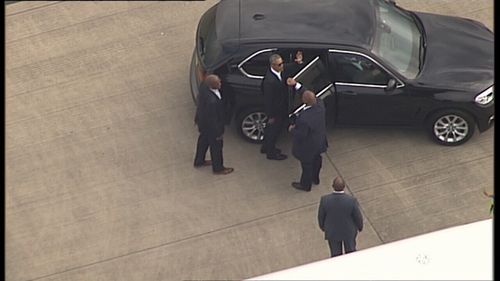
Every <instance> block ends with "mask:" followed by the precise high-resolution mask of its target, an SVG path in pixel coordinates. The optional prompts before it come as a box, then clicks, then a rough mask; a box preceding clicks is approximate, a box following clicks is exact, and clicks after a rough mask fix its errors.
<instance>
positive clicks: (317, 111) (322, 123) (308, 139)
mask: <svg viewBox="0 0 500 281" xmlns="http://www.w3.org/2000/svg"><path fill="white" fill-rule="evenodd" d="M291 133H292V135H293V145H292V154H293V156H295V157H296V158H297V159H298V160H299V161H302V162H310V161H312V159H313V158H314V156H316V155H318V154H320V153H323V152H325V151H326V149H327V147H328V140H327V138H326V120H325V106H324V104H323V101H322V100H320V99H318V100H317V103H316V104H315V105H314V106H312V107H311V108H309V109H306V110H304V111H302V112H301V113H300V114H299V116H298V117H297V118H296V119H295V128H294V129H293V130H292V131H291Z"/></svg>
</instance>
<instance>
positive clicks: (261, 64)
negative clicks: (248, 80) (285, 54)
mask: <svg viewBox="0 0 500 281" xmlns="http://www.w3.org/2000/svg"><path fill="white" fill-rule="evenodd" d="M274 51H275V49H273V50H266V51H262V52H259V53H254V54H252V55H251V56H250V59H248V58H247V59H246V61H244V63H243V64H242V65H241V66H240V70H242V72H243V74H245V75H247V76H250V77H252V78H263V77H264V76H265V75H266V72H267V69H268V68H269V57H270V56H271V54H273V52H274Z"/></svg>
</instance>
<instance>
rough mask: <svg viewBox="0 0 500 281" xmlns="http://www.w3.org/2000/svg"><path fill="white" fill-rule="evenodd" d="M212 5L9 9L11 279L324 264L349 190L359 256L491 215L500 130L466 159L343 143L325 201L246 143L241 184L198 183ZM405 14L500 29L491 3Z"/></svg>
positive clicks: (238, 274) (413, 137)
mask: <svg viewBox="0 0 500 281" xmlns="http://www.w3.org/2000/svg"><path fill="white" fill-rule="evenodd" d="M215 3H216V1H214V0H209V1H193V2H191V1H172V2H170V1H157V2H142V1H141V2H118V1H117V2H115V1H96V2H87V1H77V2H72V1H47V2H27V1H22V2H18V3H14V4H10V5H8V6H6V7H5V8H6V15H5V16H6V17H5V24H6V27H5V31H6V35H5V40H6V42H5V48H6V94H5V102H6V106H5V109H6V114H5V118H6V123H5V132H6V137H5V152H6V159H5V160H6V169H5V175H6V181H5V182H6V191H5V195H6V198H5V204H6V206H5V211H6V216H5V219H6V231H5V235H6V240H5V250H6V253H5V266H6V273H5V277H6V280H9V281H24V280H44V281H48V280H82V281H88V280H127V281H130V280H137V281H143V280H199V279H212V280H214V279H218V280H222V279H223V280H227V279H243V278H249V277H252V276H258V275H262V274H266V273H269V272H273V271H277V270H281V269H285V268H289V267H293V266H297V265H301V264H305V263H309V262H312V261H317V260H321V259H325V258H328V257H329V250H328V245H327V243H326V241H325V240H323V233H322V232H321V231H320V230H319V228H318V226H317V218H316V215H317V208H318V203H319V198H320V197H321V196H322V195H324V194H327V193H329V192H331V187H330V185H331V181H332V179H333V178H334V177H335V176H337V175H341V176H343V177H344V178H345V179H346V181H347V184H348V191H349V192H350V193H352V194H354V196H356V197H357V198H358V199H359V202H360V205H361V207H362V210H363V214H364V217H365V230H364V231H363V232H362V233H361V234H360V235H359V236H358V249H359V250H363V249H365V248H369V247H372V246H376V245H380V244H383V243H387V242H391V241H396V240H399V239H403V238H407V237H412V236H415V235H419V234H423V233H427V232H431V231H435V230H439V229H443V228H446V227H450V226H455V225H461V224H465V223H470V222H475V221H479V220H483V219H486V218H488V217H489V213H488V211H489V204H490V201H489V199H488V198H486V197H484V196H483V195H482V190H483V189H486V190H487V191H489V192H492V190H493V158H494V149H493V135H494V128H492V129H490V130H489V131H487V132H485V133H482V134H478V133H476V135H475V136H474V137H473V138H472V139H471V140H470V141H469V142H468V143H466V144H464V145H462V146H459V147H444V146H439V145H436V144H434V143H433V142H431V140H430V139H429V138H428V137H427V135H426V134H425V133H424V132H422V131H413V130H402V129H366V128H336V129H333V130H330V131H329V135H328V138H329V142H330V148H329V150H328V152H327V153H326V154H325V156H324V158H323V159H324V161H323V170H322V174H321V185H319V186H315V187H314V188H313V191H312V192H310V193H305V192H300V191H297V190H295V189H293V188H292V187H291V186H290V182H292V181H294V180H297V179H298V176H299V173H300V165H299V162H298V161H297V160H295V159H293V157H290V158H289V159H287V160H285V161H281V162H277V161H268V160H265V157H264V156H263V155H262V154H260V153H259V146H258V145H254V144H250V143H247V142H245V141H243V140H242V139H241V138H240V137H238V136H237V134H236V132H235V130H234V128H233V127H230V128H228V129H227V131H226V134H225V139H224V160H225V163H226V165H227V166H229V167H234V168H235V172H234V173H232V174H230V175H227V176H214V175H213V174H212V173H211V170H210V168H208V167H205V168H198V169H195V168H193V156H194V149H195V146H196V139H197V136H198V134H197V130H196V127H195V126H194V124H193V117H194V111H195V105H194V104H193V101H192V99H191V95H190V90H189V83H188V81H189V80H188V79H189V63H190V59H191V54H192V50H193V46H194V37H195V30H196V26H197V24H198V20H199V18H200V16H201V15H202V14H203V12H205V11H206V10H207V9H208V8H209V7H211V6H212V5H213V4H215ZM398 4H399V5H400V6H402V7H407V8H410V9H414V10H419V11H427V12H434V13H440V14H447V15H457V16H463V17H469V18H473V19H477V20H479V21H481V22H483V23H484V24H485V25H486V26H488V27H489V28H490V29H492V28H493V1H491V0H439V1H438V0H419V1H412V0H399V1H398ZM290 146H291V143H290V138H289V137H283V138H282V139H281V140H280V143H279V147H281V148H282V149H284V151H285V152H289V151H290ZM464 243H465V241H464ZM381 258H383V257H381ZM353 270H358V269H353Z"/></svg>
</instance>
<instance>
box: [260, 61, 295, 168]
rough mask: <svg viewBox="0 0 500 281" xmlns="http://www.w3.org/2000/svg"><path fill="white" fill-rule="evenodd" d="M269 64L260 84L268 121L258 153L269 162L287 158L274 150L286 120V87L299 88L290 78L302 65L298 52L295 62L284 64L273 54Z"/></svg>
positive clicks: (276, 149) (279, 151) (277, 150)
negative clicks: (263, 154) (262, 154)
mask: <svg viewBox="0 0 500 281" xmlns="http://www.w3.org/2000/svg"><path fill="white" fill-rule="evenodd" d="M269 64H270V67H269V70H268V71H267V73H266V75H265V76H264V80H262V84H261V89H262V93H263V94H264V108H265V112H266V115H267V118H268V119H267V124H266V127H265V129H264V144H263V145H262V148H261V149H260V152H261V153H265V154H266V156H267V159H270V160H285V159H286V158H287V156H286V155H285V154H283V153H281V150H279V149H278V148H276V141H277V140H278V136H279V134H280V132H281V130H282V129H283V127H284V125H285V121H286V120H288V119H287V118H288V87H289V86H295V89H299V88H300V87H301V85H300V83H297V82H296V81H295V80H293V79H291V78H290V77H291V76H292V74H293V72H294V71H296V70H298V68H299V67H298V66H299V65H300V64H302V52H301V51H298V52H297V53H296V58H295V62H294V63H293V62H292V63H289V64H284V62H283V58H282V57H281V56H280V55H278V54H273V55H271V56H270V57H269ZM287 78H290V79H287ZM287 80H288V81H287Z"/></svg>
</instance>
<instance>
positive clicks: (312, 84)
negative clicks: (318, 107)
mask: <svg viewBox="0 0 500 281" xmlns="http://www.w3.org/2000/svg"><path fill="white" fill-rule="evenodd" d="M293 79H295V81H297V82H299V83H300V84H302V88H301V89H300V91H298V92H295V91H290V93H289V103H288V104H289V108H288V111H289V117H290V118H291V119H294V118H295V117H296V115H297V113H299V112H301V111H302V110H303V109H304V108H305V106H306V105H305V104H304V103H303V102H302V93H303V92H304V90H310V91H313V92H314V93H315V94H316V97H317V98H320V99H325V98H326V97H328V96H332V95H333V94H334V93H335V88H334V87H333V83H332V82H331V81H330V79H329V75H328V70H327V68H326V66H325V63H324V62H323V61H322V60H321V59H320V56H317V57H316V58H314V59H313V60H312V61H311V62H309V63H308V64H307V65H306V66H305V67H304V68H302V70H301V71H300V72H299V73H297V74H296V75H295V76H294V77H293Z"/></svg>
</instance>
